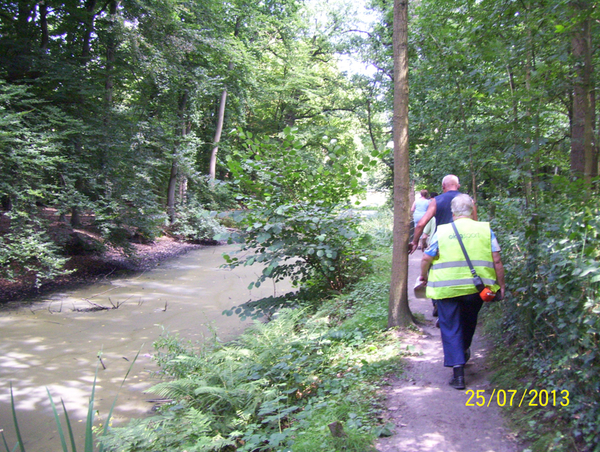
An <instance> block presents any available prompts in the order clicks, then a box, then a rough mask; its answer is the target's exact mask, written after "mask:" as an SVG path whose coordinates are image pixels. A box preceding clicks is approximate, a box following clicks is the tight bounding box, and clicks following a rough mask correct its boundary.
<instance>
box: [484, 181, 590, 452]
mask: <svg viewBox="0 0 600 452" xmlns="http://www.w3.org/2000/svg"><path fill="white" fill-rule="evenodd" d="M559 182H560V181H559ZM559 188H560V187H559ZM557 193H560V191H559V190H557ZM523 206H524V202H523V201H522V200H503V201H502V202H501V203H500V202H499V203H498V205H497V206H496V210H497V214H498V218H499V219H500V221H497V222H494V221H493V223H492V227H493V228H494V231H496V233H497V234H498V236H499V240H500V243H501V244H502V246H503V252H502V254H503V261H504V264H505V268H506V281H507V289H508V291H509V293H508V296H507V297H506V299H505V300H504V301H502V302H501V303H496V304H493V305H492V306H490V309H489V310H487V311H488V312H487V313H486V315H485V319H484V324H485V325H486V329H487V331H488V333H489V334H490V336H491V337H492V338H493V339H494V341H495V344H496V346H495V352H494V354H493V356H492V362H493V366H494V368H495V369H496V375H495V380H494V383H495V385H496V388H497V389H504V390H509V389H510V390H516V391H517V394H519V397H521V396H522V395H523V393H524V391H527V392H526V397H525V401H524V402H523V403H522V404H521V406H518V405H519V403H516V402H515V403H513V406H512V407H511V406H509V404H506V410H507V413H508V415H509V417H510V419H511V421H512V423H513V425H514V427H515V429H516V430H517V431H518V432H519V437H520V438H521V439H524V440H526V441H527V442H528V443H529V448H530V450H531V451H533V452H538V451H540V452H541V451H544V452H546V451H554V452H567V451H569V452H570V451H578V452H600V352H599V351H598V350H599V348H598V346H599V344H600V316H599V314H600V297H599V294H600V233H599V232H598V231H600V211H599V210H598V208H597V202H596V200H591V199H585V198H584V199H579V198H578V197H577V193H573V194H571V195H570V196H568V197H562V198H561V197H560V196H558V195H556V198H552V199H548V200H547V202H546V203H544V204H540V206H538V207H537V209H532V210H531V211H529V212H527V213H525V214H524V213H523V211H524V209H523ZM546 395H548V397H547V398H546Z"/></svg>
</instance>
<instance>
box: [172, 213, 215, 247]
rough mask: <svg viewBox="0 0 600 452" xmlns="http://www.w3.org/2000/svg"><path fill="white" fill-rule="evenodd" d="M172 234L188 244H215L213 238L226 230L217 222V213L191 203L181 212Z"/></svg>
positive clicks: (178, 214) (173, 225) (173, 226)
mask: <svg viewBox="0 0 600 452" xmlns="http://www.w3.org/2000/svg"><path fill="white" fill-rule="evenodd" d="M170 232H171V234H173V235H174V236H175V237H177V238H179V239H181V240H186V241H188V242H193V243H213V242H214V239H213V238H214V237H215V236H216V235H218V234H222V233H224V232H225V228H224V227H223V226H221V224H220V223H219V221H217V219H216V212H209V211H207V210H205V209H204V208H203V207H202V206H200V205H199V204H198V203H190V204H188V205H187V206H185V208H182V209H180V210H179V212H178V213H177V217H176V219H175V222H174V223H173V224H172V225H171V228H170Z"/></svg>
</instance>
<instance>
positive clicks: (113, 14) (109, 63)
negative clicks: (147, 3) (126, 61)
mask: <svg viewBox="0 0 600 452" xmlns="http://www.w3.org/2000/svg"><path fill="white" fill-rule="evenodd" d="M118 8H119V0H112V1H111V2H110V6H109V21H110V25H109V33H108V38H107V43H106V80H105V82H104V95H105V98H104V100H105V103H106V115H107V117H108V112H109V110H110V108H111V107H112V103H113V90H114V84H115V83H114V68H115V59H116V53H117V40H116V39H115V22H116V20H117V11H118Z"/></svg>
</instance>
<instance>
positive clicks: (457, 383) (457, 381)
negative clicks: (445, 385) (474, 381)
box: [450, 377, 465, 389]
mask: <svg viewBox="0 0 600 452" xmlns="http://www.w3.org/2000/svg"><path fill="white" fill-rule="evenodd" d="M450 386H452V387H453V388H454V389H465V377H452V380H450Z"/></svg>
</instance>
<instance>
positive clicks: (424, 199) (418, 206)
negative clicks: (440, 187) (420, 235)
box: [410, 190, 431, 226]
mask: <svg viewBox="0 0 600 452" xmlns="http://www.w3.org/2000/svg"><path fill="white" fill-rule="evenodd" d="M429 198H430V197H429V192H428V191H427V190H421V197H420V198H418V199H415V202H413V205H412V207H411V208H410V211H411V212H412V213H413V222H414V223H415V226H416V225H417V223H418V222H419V220H420V219H421V218H423V215H425V212H427V208H428V207H429V202H430V201H431V200H430V199H429Z"/></svg>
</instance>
